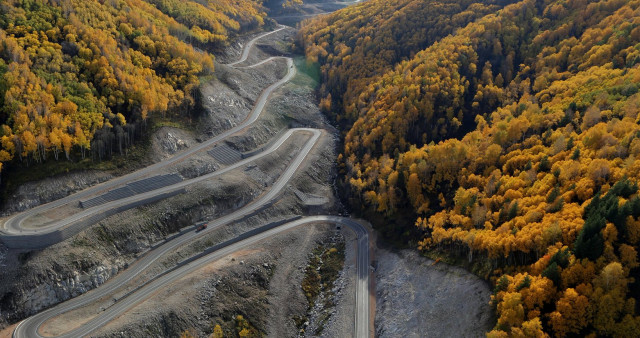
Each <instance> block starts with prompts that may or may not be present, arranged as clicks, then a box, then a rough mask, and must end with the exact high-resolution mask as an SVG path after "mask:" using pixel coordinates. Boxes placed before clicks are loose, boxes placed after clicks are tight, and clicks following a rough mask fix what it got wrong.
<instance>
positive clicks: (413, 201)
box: [298, 0, 640, 337]
mask: <svg viewBox="0 0 640 338" xmlns="http://www.w3.org/2000/svg"><path fill="white" fill-rule="evenodd" d="M298 45H299V46H300V47H301V48H303V49H304V51H305V53H306V55H307V59H308V62H310V63H313V62H318V63H319V65H320V67H321V74H322V81H323V85H322V88H320V95H321V108H322V109H323V110H325V111H326V112H327V114H329V115H330V116H332V117H333V118H334V120H335V121H336V122H337V124H338V125H339V126H340V127H341V128H342V130H343V132H344V148H343V150H342V153H341V154H340V156H339V166H340V170H341V174H342V179H343V185H344V187H345V189H347V191H348V196H349V202H350V205H351V206H352V208H353V209H354V210H356V211H357V210H360V211H361V212H362V213H363V215H366V216H367V217H369V219H371V220H372V221H373V222H374V223H376V224H378V227H379V229H380V230H381V231H382V233H383V234H384V235H385V236H387V237H395V238H401V239H402V240H403V241H405V242H406V243H414V244H415V245H416V246H417V248H418V249H419V250H424V251H429V252H433V251H438V250H439V251H444V252H448V253H449V254H452V255H456V256H458V257H464V259H465V260H468V261H469V262H471V263H472V264H478V265H484V266H488V270H490V273H488V274H487V275H486V276H485V277H486V278H488V279H490V280H491V282H492V283H493V285H494V286H495V293H494V295H493V297H492V300H491V302H492V304H493V305H494V307H495V310H496V312H497V323H496V326H495V328H494V330H493V331H491V332H490V333H489V336H492V337H501V336H507V335H513V336H546V335H553V336H559V337H563V336H587V335H590V336H625V337H627V336H629V337H631V336H637V335H638V332H640V316H639V314H640V304H639V301H640V291H639V290H640V268H639V267H640V265H639V263H638V250H639V249H640V248H639V246H640V198H639V197H638V196H639V192H638V179H639V178H640V158H638V159H637V158H636V156H640V125H639V124H638V122H639V121H638V119H639V113H640V93H639V86H640V68H639V67H640V66H639V64H640V1H636V0H632V1H625V0H603V1H587V0H564V1H541V0H540V1H535V0H525V1H519V2H516V1H511V2H506V1H503V2H483V4H480V3H473V2H472V1H461V0H395V1H386V0H370V1H367V2H365V3H362V4H360V5H357V6H354V7H350V8H347V9H343V10H341V11H338V12H336V13H333V14H331V15H328V16H323V17H319V18H315V19H312V20H310V21H307V22H306V23H305V24H304V27H302V29H301V32H300V36H299V39H298ZM379 72H381V73H379Z"/></svg>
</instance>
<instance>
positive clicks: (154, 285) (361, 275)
mask: <svg viewBox="0 0 640 338" xmlns="http://www.w3.org/2000/svg"><path fill="white" fill-rule="evenodd" d="M281 29H284V27H281V28H279V29H278V30H276V31H279V30H281ZM276 31H273V32H269V33H265V34H262V35H260V36H258V37H257V38H255V39H253V40H252V41H250V42H249V43H248V44H247V46H245V50H244V52H243V55H242V58H241V60H239V61H238V62H234V63H233V64H231V65H235V64H238V63H241V62H243V61H245V60H246V58H247V56H248V51H249V49H250V48H251V46H252V45H253V44H254V43H255V41H256V40H257V39H259V38H262V37H264V36H266V35H268V34H272V33H274V32H276ZM286 60H287V67H288V73H287V75H286V76H285V77H284V78H282V79H281V80H280V81H278V82H276V83H274V84H272V85H271V86H269V87H268V88H267V89H265V90H264V91H263V93H262V94H261V96H260V98H259V99H258V101H257V102H256V104H255V106H254V109H253V110H252V112H251V114H250V115H249V117H248V118H247V119H246V120H245V121H243V122H242V123H241V124H240V125H238V126H237V127H235V128H233V129H231V130H229V131H227V132H225V133H223V134H220V135H218V136H216V137H214V138H212V139H210V140H208V141H206V142H204V143H201V144H198V145H196V146H194V147H192V148H189V149H187V150H186V151H183V152H181V153H179V154H177V155H175V156H173V157H171V158H169V159H167V160H165V161H163V162H159V163H156V164H154V165H152V166H150V167H147V168H144V169H142V170H139V171H137V172H134V173H131V174H129V175H126V176H123V177H120V178H117V179H114V180H111V181H109V182H106V183H103V184H101V185H100V186H97V187H94V188H90V189H87V190H83V191H81V192H79V193H76V194H74V195H71V196H68V197H66V198H64V199H62V200H58V201H55V202H52V203H49V204H46V205H42V206H40V207H36V208H34V209H31V210H30V211H27V212H24V213H22V214H19V215H16V216H14V217H12V218H11V219H9V220H7V221H6V222H5V228H4V229H3V232H4V234H7V233H9V234H11V233H14V234H15V233H16V232H17V233H19V232H20V231H23V232H24V229H22V228H21V227H20V225H21V222H22V221H23V220H24V219H25V218H27V217H29V216H30V215H33V214H36V213H40V212H42V211H45V210H49V209H52V208H55V207H57V206H60V205H64V204H66V203H69V202H72V201H74V200H80V199H82V198H84V197H86V196H90V195H93V194H95V193H96V192H97V191H100V190H106V189H109V188H112V187H115V186H118V185H121V184H124V183H126V182H129V181H131V180H134V179H138V178H140V177H143V176H144V175H147V174H148V173H150V172H152V171H154V170H157V169H159V168H161V167H164V166H167V165H169V164H172V163H175V162H177V161H180V160H182V159H184V158H186V157H187V156H190V155H191V154H193V153H195V152H197V151H200V150H202V149H203V148H206V147H208V146H210V145H212V144H214V143H216V142H219V141H220V140H222V139H224V138H226V137H228V136H230V135H232V134H234V133H236V132H238V131H239V130H241V129H243V128H245V127H246V126H248V125H250V124H251V123H253V122H255V120H257V118H258V116H259V115H260V113H261V112H262V110H263V109H264V106H265V104H266V102H267V99H268V97H269V95H270V94H271V93H272V92H273V90H275V89H276V88H277V87H279V86H280V85H282V84H283V83H285V82H287V81H289V80H290V79H291V78H292V77H293V76H294V75H295V67H293V61H292V60H291V59H290V58H286ZM295 132H308V133H310V134H311V137H310V138H309V140H308V141H307V142H306V143H305V144H304V146H303V148H302V149H300V151H299V152H298V154H297V155H296V157H295V158H294V160H293V161H292V162H291V163H290V164H289V166H288V167H287V169H286V170H285V172H284V173H283V174H282V175H281V176H280V178H279V179H278V180H277V181H276V182H275V183H274V184H273V185H272V186H271V187H270V188H269V189H268V190H267V191H266V192H265V193H263V194H262V195H261V196H260V197H259V198H258V199H256V200H255V201H253V202H252V203H250V204H249V205H247V206H245V207H243V208H241V209H239V210H236V211H234V212H232V213H230V214H228V215H225V216H223V217H220V218H218V219H216V220H214V221H211V222H210V223H209V226H208V228H207V229H205V230H203V231H200V232H198V233H196V232H195V231H190V232H184V233H181V234H180V235H179V236H176V237H173V238H171V239H168V240H167V241H166V242H164V243H162V244H161V245H158V246H156V247H155V248H153V249H152V250H150V251H149V252H147V253H146V254H145V255H144V256H142V257H141V258H140V259H138V260H137V261H136V262H134V263H133V264H132V265H131V266H130V267H129V268H128V269H126V270H125V271H123V272H122V273H120V274H118V275H117V276H115V277H113V278H111V279H110V280H109V281H108V282H107V283H105V284H104V285H102V286H100V287H99V288H97V289H95V290H92V291H90V292H87V293H85V294H83V295H81V296H79V297H76V298H73V299H71V300H68V301H66V302H64V303H61V304H59V305H57V306H55V307H53V308H50V309H48V310H46V311H43V312H41V313H38V314H36V315H34V316H32V317H30V318H27V319H25V320H24V321H22V322H21V323H20V324H18V326H17V327H16V329H15V330H14V333H13V336H14V337H40V335H39V334H38V329H39V328H40V326H41V325H42V324H43V323H44V322H45V321H46V320H48V319H50V318H52V317H55V316H58V315H61V314H64V313H66V312H68V311H70V310H73V309H77V308H79V307H82V306H84V305H87V304H90V303H92V302H95V301H97V300H98V299H101V298H103V297H106V296H109V295H110V294H112V293H113V292H114V291H116V290H118V289H119V288H121V287H122V286H124V285H125V284H126V283H127V282H129V281H131V280H132V279H133V278H135V277H136V276H138V275H139V274H140V273H141V272H143V271H144V270H145V269H146V268H148V267H149V266H150V265H151V264H152V263H153V262H155V261H156V260H158V259H159V258H160V257H162V256H164V255H165V254H167V253H168V252H171V251H172V250H174V249H176V248H177V247H179V246H182V245H184V244H186V243H189V242H192V241H194V240H195V239H196V238H197V237H199V236H202V234H203V233H206V232H209V231H213V230H214V229H216V228H218V227H220V226H222V225H226V224H230V223H231V222H233V221H236V220H239V219H242V218H243V217H245V216H247V215H250V214H251V213H253V212H255V211H256V210H258V209H260V208H261V207H263V206H265V205H268V203H270V202H273V201H274V200H276V198H277V197H278V196H279V194H280V192H281V191H282V190H283V188H284V187H286V185H287V184H288V182H289V180H290V179H291V178H292V177H293V175H294V174H295V173H296V172H297V170H298V169H299V167H300V166H301V164H302V163H303V161H304V159H305V158H306V156H307V155H308V153H309V152H310V151H311V149H312V148H313V146H314V145H315V144H316V142H317V141H318V139H319V137H320V136H321V133H322V132H321V131H320V130H317V129H308V128H307V129H305V128H300V129H294V130H290V131H288V132H287V133H286V134H285V135H283V136H282V137H281V138H280V139H279V140H278V141H277V142H276V143H274V144H273V145H272V146H271V147H270V148H269V149H268V150H266V151H264V152H262V153H260V154H258V155H255V156H254V157H251V158H247V159H246V160H244V161H241V162H239V163H238V164H236V165H234V166H232V167H229V168H225V169H224V170H221V171H219V172H216V173H212V174H209V175H213V174H217V175H219V174H221V173H223V172H225V171H228V170H231V169H233V168H237V167H238V166H240V165H244V164H246V163H247V162H249V161H251V160H255V159H256V157H262V156H265V155H267V154H269V153H270V152H272V151H275V150H276V149H277V148H278V147H279V146H280V145H281V144H282V143H283V142H284V141H285V140H286V139H287V138H288V137H289V136H291V134H293V133H295ZM209 175H207V176H209ZM210 178H211V177H206V176H203V177H202V178H200V177H199V178H196V179H193V180H188V181H184V182H180V183H178V184H177V185H172V186H169V187H165V188H162V189H158V190H156V191H152V192H149V193H146V194H151V195H153V194H158V193H160V190H165V191H168V190H171V189H179V188H180V187H178V185H183V186H182V187H184V185H188V184H193V183H196V182H195V181H194V180H198V179H200V180H204V179H210ZM130 198H136V196H133V197H130ZM140 198H141V197H140ZM123 201H125V200H123ZM123 201H115V202H112V203H125V202H123ZM129 202H130V201H129ZM101 207H105V208H107V207H114V206H113V205H111V206H109V204H105V206H101ZM97 208H100V207H97ZM91 209H94V208H91ZM91 209H88V210H87V211H89V210H91ZM85 216H86V215H85ZM317 222H330V223H337V224H338V223H339V224H343V225H345V226H348V227H349V228H350V229H352V230H353V231H355V232H356V234H357V235H358V259H357V267H358V268H357V273H358V278H357V288H356V314H355V316H354V327H355V332H356V336H357V337H369V293H368V286H369V271H368V269H369V241H368V233H367V231H366V229H365V228H364V227H363V226H362V225H361V224H360V223H358V222H355V221H353V220H350V219H347V218H342V217H337V216H314V217H305V218H301V219H299V220H296V221H293V222H290V223H286V224H282V225H278V226H276V227H274V228H270V229H265V231H262V232H258V233H257V234H255V235H253V236H251V237H248V238H246V239H243V240H242V241H239V242H238V241H234V240H232V241H234V242H235V243H233V244H230V245H229V246H226V247H223V248H221V249H220V250H217V251H214V252H212V253H210V254H208V255H206V256H204V257H202V258H199V259H197V260H195V261H190V262H188V263H185V264H183V265H181V266H180V265H179V266H178V267H177V268H176V269H172V270H170V271H169V272H168V273H166V274H161V275H160V276H158V277H157V278H155V279H153V280H152V281H151V282H149V283H147V284H145V285H144V286H142V287H141V288H139V289H137V290H136V291H135V292H133V293H130V294H129V295H127V296H126V297H123V298H121V299H119V300H118V301H116V302H115V303H114V304H113V305H112V306H110V307H109V308H107V309H105V311H104V312H102V313H101V314H100V315H99V316H98V317H96V318H94V319H92V320H91V321H89V322H88V323H86V324H85V325H83V326H81V327H79V328H78V329H76V330H73V331H71V332H68V333H66V334H65V335H64V336H65V337H80V336H84V335H87V334H89V333H91V332H93V331H94V330H96V329H97V328H99V327H101V326H103V325H105V324H106V323H108V322H109V321H110V320H112V319H113V318H115V317H117V316H118V315H120V314H122V313H123V312H124V311H126V310H127V309H129V308H131V307H133V306H134V305H135V304H138V303H139V302H140V301H142V300H144V299H146V298H148V296H149V295H150V294H152V293H153V292H154V291H155V290H158V289H159V288H162V287H164V286H165V285H166V284H167V283H171V282H173V281H175V280H177V279H179V278H181V277H182V276H185V275H186V274H188V273H190V272H192V271H194V270H195V269H197V268H199V267H201V266H203V265H205V264H208V263H210V262H212V261H214V260H217V259H219V258H221V257H223V256H226V255H228V254H230V253H233V252H235V251H237V250H242V249H243V248H246V247H247V246H250V245H252V244H254V243H256V242H257V241H260V240H263V239H265V238H267V237H270V236H273V235H275V234H277V233H281V232H283V231H287V230H289V229H292V228H294V227H296V226H300V225H304V224H309V223H317ZM62 223H65V222H62ZM62 223H61V224H57V225H56V226H58V227H64V226H66V225H65V224H62ZM66 224H69V223H68V222H66ZM51 228H52V227H47V228H43V229H40V230H39V231H51ZM54 228H55V227H54Z"/></svg>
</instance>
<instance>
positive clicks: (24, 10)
mask: <svg viewBox="0 0 640 338" xmlns="http://www.w3.org/2000/svg"><path fill="white" fill-rule="evenodd" d="M264 17H265V13H264V12H263V10H262V6H261V3H260V2H259V1H253V0H235V1H227V0H212V1H205V2H202V1H182V0H148V1H143V0H109V1H97V0H88V1H85V0H8V1H2V3H1V4H0V75H1V76H0V125H1V128H0V129H1V131H0V137H1V139H0V140H1V145H2V148H1V150H0V168H1V165H2V163H6V162H8V161H11V160H12V159H14V158H15V159H14V161H17V162H18V163H29V162H33V161H35V162H41V161H45V160H51V159H55V160H58V159H59V158H60V157H61V154H64V156H63V158H65V157H66V159H69V158H71V157H73V155H74V154H76V158H84V157H85V154H86V151H87V150H91V152H92V154H93V156H95V157H96V158H104V157H108V156H110V154H111V153H112V152H115V151H120V152H122V151H123V148H125V147H127V146H128V144H129V143H130V142H131V141H132V139H133V137H134V133H135V130H136V127H135V125H136V124H140V123H141V122H143V121H144V120H146V119H147V117H148V116H149V114H160V115H163V116H164V115H165V114H174V115H182V116H188V115H189V114H190V113H191V111H190V110H191V109H192V107H193V106H194V104H195V100H196V97H195V96H196V94H197V86H198V85H199V78H198V77H199V76H202V75H207V74H211V72H212V71H213V56H212V55H211V54H209V53H208V52H207V51H211V50H213V49H216V48H220V47H222V46H224V44H225V43H226V41H227V40H228V38H229V37H230V36H233V35H234V34H236V33H238V32H240V31H241V30H246V29H254V28H258V27H260V26H262V25H263V24H264Z"/></svg>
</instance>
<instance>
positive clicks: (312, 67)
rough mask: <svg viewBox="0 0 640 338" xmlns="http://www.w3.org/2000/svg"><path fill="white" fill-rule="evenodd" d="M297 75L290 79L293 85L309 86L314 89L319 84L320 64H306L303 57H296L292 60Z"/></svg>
mask: <svg viewBox="0 0 640 338" xmlns="http://www.w3.org/2000/svg"><path fill="white" fill-rule="evenodd" d="M293 63H294V65H295V67H296V71H297V74H296V76H295V77H294V78H293V79H292V81H291V82H292V83H293V84H297V85H303V86H311V87H312V88H316V87H317V86H318V84H319V83H320V64H319V63H317V62H316V63H311V62H307V59H306V58H305V57H303V56H296V57H295V58H294V59H293Z"/></svg>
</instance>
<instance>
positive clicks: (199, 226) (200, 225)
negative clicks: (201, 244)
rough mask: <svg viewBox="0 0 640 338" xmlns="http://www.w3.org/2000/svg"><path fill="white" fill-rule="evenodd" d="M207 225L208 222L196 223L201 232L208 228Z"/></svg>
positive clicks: (197, 230)
mask: <svg viewBox="0 0 640 338" xmlns="http://www.w3.org/2000/svg"><path fill="white" fill-rule="evenodd" d="M207 225H209V224H208V223H207V222H199V223H196V232H200V231H202V230H204V229H206V228H207Z"/></svg>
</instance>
